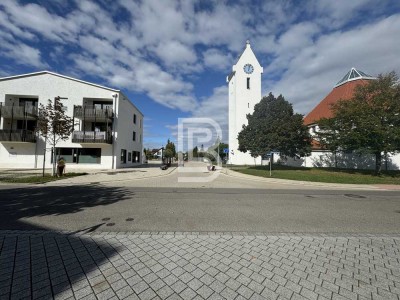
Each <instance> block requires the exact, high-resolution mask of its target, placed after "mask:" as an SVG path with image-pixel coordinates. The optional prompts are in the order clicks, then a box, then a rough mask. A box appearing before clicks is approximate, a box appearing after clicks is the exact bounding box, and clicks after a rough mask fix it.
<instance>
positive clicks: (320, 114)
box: [304, 79, 369, 125]
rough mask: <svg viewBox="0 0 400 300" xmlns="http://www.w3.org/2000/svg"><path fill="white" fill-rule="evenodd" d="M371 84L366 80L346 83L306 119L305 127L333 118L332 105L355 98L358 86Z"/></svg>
mask: <svg viewBox="0 0 400 300" xmlns="http://www.w3.org/2000/svg"><path fill="white" fill-rule="evenodd" d="M368 82H369V80H366V79H358V80H353V81H349V82H346V83H345V84H342V85H339V86H338V87H335V88H334V89H333V90H332V91H331V92H330V93H329V94H328V95H327V96H326V97H325V98H324V99H323V100H322V101H321V102H320V103H319V104H318V105H317V106H316V107H314V109H313V110H312V111H311V112H310V113H309V114H308V115H307V116H306V117H305V118H304V125H311V124H314V123H316V122H317V121H318V120H319V119H321V118H330V117H332V111H331V105H332V104H334V103H336V102H337V101H339V100H340V99H342V100H349V99H351V98H352V97H353V94H354V90H355V88H356V86H358V85H365V84H367V83H368Z"/></svg>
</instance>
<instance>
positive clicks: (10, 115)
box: [0, 102, 38, 120]
mask: <svg viewBox="0 0 400 300" xmlns="http://www.w3.org/2000/svg"><path fill="white" fill-rule="evenodd" d="M37 116H38V108H37V107H36V106H34V105H21V106H20V105H5V103H3V102H0V117H3V118H6V119H15V120H17V119H27V120H35V119H36V118H37Z"/></svg>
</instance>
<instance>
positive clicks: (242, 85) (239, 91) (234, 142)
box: [226, 41, 263, 165]
mask: <svg viewBox="0 0 400 300" xmlns="http://www.w3.org/2000/svg"><path fill="white" fill-rule="evenodd" d="M262 73H263V67H261V65H260V63H259V62H258V60H257V58H256V56H255V54H254V52H253V50H252V49H251V46H250V42H249V41H247V42H246V48H245V49H244V51H243V53H242V54H241V55H240V57H239V59H238V61H237V63H236V64H235V65H234V66H233V67H232V73H231V74H230V75H229V76H228V77H227V79H226V81H227V83H228V87H229V160H230V163H231V164H234V165H254V164H258V165H259V164H261V157H257V158H253V157H251V155H250V153H249V152H247V153H243V152H240V151H239V150H238V148H239V143H238V139H237V137H238V134H239V132H240V131H241V130H242V126H243V125H247V118H246V115H247V114H249V113H250V114H252V113H253V111H254V106H255V105H256V104H257V103H258V102H260V100H261V74H262Z"/></svg>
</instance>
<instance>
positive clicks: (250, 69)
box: [243, 64, 254, 74]
mask: <svg viewBox="0 0 400 300" xmlns="http://www.w3.org/2000/svg"><path fill="white" fill-rule="evenodd" d="M243 70H244V71H245V73H247V74H251V73H253V71H254V67H253V66H252V65H251V64H245V65H244V67H243Z"/></svg>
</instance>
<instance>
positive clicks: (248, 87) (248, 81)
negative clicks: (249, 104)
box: [247, 77, 250, 90]
mask: <svg viewBox="0 0 400 300" xmlns="http://www.w3.org/2000/svg"><path fill="white" fill-rule="evenodd" d="M247 89H248V90H249V89H250V77H247Z"/></svg>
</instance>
